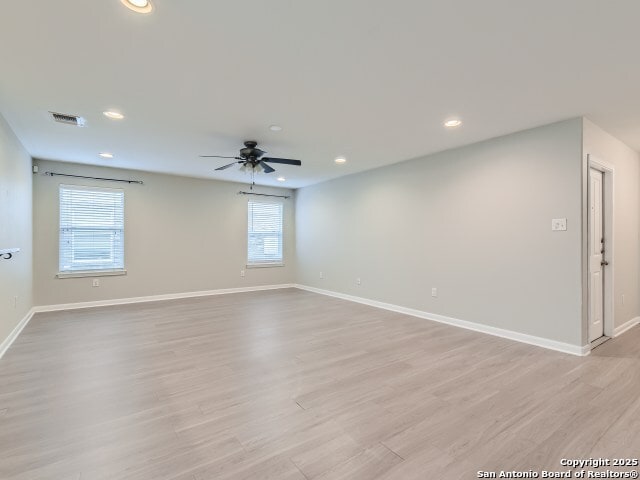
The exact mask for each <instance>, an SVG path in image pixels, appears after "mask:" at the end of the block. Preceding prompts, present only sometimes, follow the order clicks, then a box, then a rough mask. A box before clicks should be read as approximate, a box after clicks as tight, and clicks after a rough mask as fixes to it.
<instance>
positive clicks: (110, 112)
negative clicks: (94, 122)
mask: <svg viewBox="0 0 640 480" xmlns="http://www.w3.org/2000/svg"><path fill="white" fill-rule="evenodd" d="M102 114H103V115H104V116H105V117H107V118H110V119H112V120H122V119H123V118H124V115H123V114H121V113H120V112H116V111H114V110H107V111H106V112H102Z"/></svg>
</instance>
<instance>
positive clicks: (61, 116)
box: [49, 112, 84, 127]
mask: <svg viewBox="0 0 640 480" xmlns="http://www.w3.org/2000/svg"><path fill="white" fill-rule="evenodd" d="M49 113H50V114H51V116H52V117H53V119H54V120H55V121H56V122H59V123H66V124H67V125H75V126H76V127H84V118H82V117H79V116H77V115H68V114H66V113H57V112H49Z"/></svg>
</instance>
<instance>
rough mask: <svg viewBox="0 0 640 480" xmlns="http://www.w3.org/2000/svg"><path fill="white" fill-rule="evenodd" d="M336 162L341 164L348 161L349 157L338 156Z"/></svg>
mask: <svg viewBox="0 0 640 480" xmlns="http://www.w3.org/2000/svg"><path fill="white" fill-rule="evenodd" d="M334 161H335V162H336V163H338V164H340V163H346V162H347V159H346V158H344V157H338V158H336V159H335V160H334Z"/></svg>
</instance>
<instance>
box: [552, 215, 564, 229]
mask: <svg viewBox="0 0 640 480" xmlns="http://www.w3.org/2000/svg"><path fill="white" fill-rule="evenodd" d="M566 229H567V219H566V218H554V219H553V220H551V230H553V231H554V232H563V231H565V230H566Z"/></svg>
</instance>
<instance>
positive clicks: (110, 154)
mask: <svg viewBox="0 0 640 480" xmlns="http://www.w3.org/2000/svg"><path fill="white" fill-rule="evenodd" d="M98 155H100V156H101V157H102V158H113V153H109V152H100V153H99V154H98Z"/></svg>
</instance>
